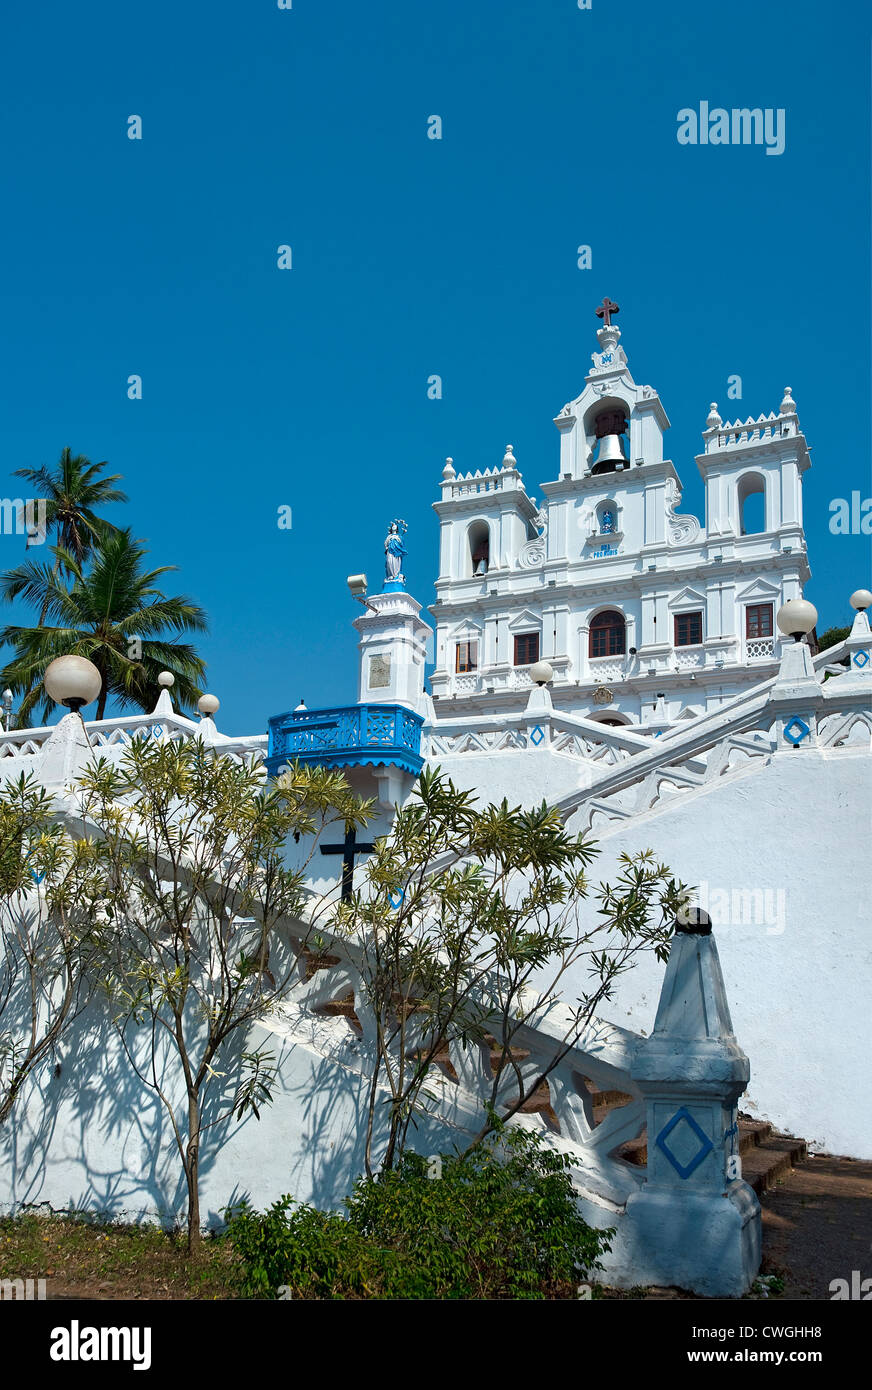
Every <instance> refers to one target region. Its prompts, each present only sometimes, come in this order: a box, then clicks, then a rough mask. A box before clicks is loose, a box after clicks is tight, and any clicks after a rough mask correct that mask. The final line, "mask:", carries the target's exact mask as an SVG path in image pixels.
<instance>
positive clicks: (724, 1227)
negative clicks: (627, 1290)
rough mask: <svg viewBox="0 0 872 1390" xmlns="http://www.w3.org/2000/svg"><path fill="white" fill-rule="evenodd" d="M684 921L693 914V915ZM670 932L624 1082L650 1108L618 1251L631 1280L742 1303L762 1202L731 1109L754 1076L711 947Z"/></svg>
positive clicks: (696, 929) (704, 938) (704, 937)
mask: <svg viewBox="0 0 872 1390" xmlns="http://www.w3.org/2000/svg"><path fill="white" fill-rule="evenodd" d="M689 915H690V917H691V918H692V917H693V915H694V914H689ZM696 915H697V916H698V917H700V918H702V919H703V923H702V925H693V926H689V927H687V926H677V927H676V935H675V938H674V940H673V943H672V949H671V952H670V956H669V963H668V965H667V967H666V976H665V978H664V981H663V989H662V992H661V996H660V1006H659V1008H658V1010H657V1019H656V1022H655V1025H654V1032H653V1034H652V1035H651V1037H650V1038H648V1039H647V1040H646V1042H644V1043H643V1044H642V1045H641V1047H640V1048H639V1051H638V1052H637V1053H636V1057H635V1059H634V1061H633V1065H632V1067H631V1076H632V1077H633V1080H634V1081H635V1082H636V1084H637V1085H638V1087H639V1089H640V1090H641V1092H642V1094H643V1096H644V1097H645V1100H646V1105H647V1112H648V1170H647V1181H646V1182H645V1184H644V1186H643V1187H642V1189H641V1191H640V1192H639V1193H637V1194H635V1195H633V1196H631V1197H630V1198H629V1199H628V1202H627V1208H626V1217H625V1223H624V1227H625V1229H624V1230H623V1232H622V1245H623V1246H624V1249H625V1252H626V1257H627V1259H628V1261H629V1264H630V1266H631V1267H632V1268H633V1270H634V1275H635V1278H636V1282H637V1283H640V1284H645V1283H656V1284H677V1285H679V1286H680V1287H682V1288H687V1289H691V1290H693V1292H695V1293H700V1294H707V1295H709V1296H713V1297H739V1296H740V1295H741V1294H743V1293H745V1292H746V1290H747V1289H748V1288H749V1287H750V1285H751V1283H752V1281H753V1279H754V1277H755V1275H756V1273H757V1270H758V1269H759V1267H760V1248H761V1224H760V1204H759V1202H758V1201H757V1198H756V1196H755V1194H754V1192H753V1191H752V1189H751V1188H750V1187H749V1186H748V1185H747V1183H745V1182H743V1181H742V1180H741V1160H740V1159H739V1153H738V1124H737V1102H738V1099H739V1096H740V1095H741V1094H742V1092H743V1091H744V1089H745V1087H746V1085H747V1082H748V1078H749V1075H750V1066H749V1063H748V1059H747V1057H746V1056H745V1054H744V1053H743V1052H742V1050H741V1049H740V1047H739V1045H738V1043H737V1042H736V1039H735V1037H734V1035H733V1028H732V1023H731V1021H730V1011H729V1007H728V1005H727V999H726V993H725V991H724V982H723V976H722V975H721V967H720V962H719V960H718V952H717V947H716V946H715V942H714V938H713V937H712V935H711V927H710V925H708V922H707V919H706V918H705V914H704V913H698V914H696Z"/></svg>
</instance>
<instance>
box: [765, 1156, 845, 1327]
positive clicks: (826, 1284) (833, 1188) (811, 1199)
mask: <svg viewBox="0 0 872 1390" xmlns="http://www.w3.org/2000/svg"><path fill="white" fill-rule="evenodd" d="M761 1204H762V1207H763V1270H762V1272H763V1273H764V1274H766V1273H773V1272H775V1271H776V1270H777V1271H778V1272H779V1273H782V1274H783V1275H784V1278H785V1289H784V1293H783V1294H782V1295H781V1298H782V1299H787V1298H803V1299H808V1298H812V1299H830V1298H832V1293H831V1291H830V1284H831V1282H832V1281H833V1280H834V1279H846V1280H847V1281H848V1285H849V1286H850V1284H851V1274H852V1271H853V1270H858V1271H859V1275H860V1279H861V1280H862V1279H872V1163H864V1162H860V1161H855V1160H853V1159H848V1158H832V1157H830V1156H829V1155H828V1154H821V1155H818V1156H816V1157H814V1158H809V1159H808V1160H807V1161H806V1162H805V1163H801V1164H799V1165H798V1166H797V1167H796V1168H794V1170H793V1172H792V1173H790V1174H789V1175H788V1176H787V1177H786V1178H784V1179H783V1181H781V1182H779V1183H778V1184H777V1186H776V1187H774V1188H772V1190H771V1191H770V1192H767V1193H765V1195H764V1196H763V1197H762V1199H761Z"/></svg>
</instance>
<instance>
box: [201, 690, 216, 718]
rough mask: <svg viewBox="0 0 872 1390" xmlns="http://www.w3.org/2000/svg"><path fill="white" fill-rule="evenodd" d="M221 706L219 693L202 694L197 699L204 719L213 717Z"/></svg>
mask: <svg viewBox="0 0 872 1390" xmlns="http://www.w3.org/2000/svg"><path fill="white" fill-rule="evenodd" d="M220 708H221V701H220V700H219V699H218V696H217V695H201V696H200V698H199V700H198V701H197V709H198V710H199V711H200V713H201V714H202V716H203V718H204V719H211V717H212V715H213V714H216V713H217V711H218V710H219V709H220Z"/></svg>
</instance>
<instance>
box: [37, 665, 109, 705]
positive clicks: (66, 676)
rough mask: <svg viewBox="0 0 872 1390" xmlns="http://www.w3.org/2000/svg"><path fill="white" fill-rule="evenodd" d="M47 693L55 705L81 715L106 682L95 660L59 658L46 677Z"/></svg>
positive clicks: (49, 667)
mask: <svg viewBox="0 0 872 1390" xmlns="http://www.w3.org/2000/svg"><path fill="white" fill-rule="evenodd" d="M42 683H43V686H44V687H45V692H46V694H47V695H48V696H49V698H50V699H52V700H54V702H55V704H58V705H66V707H67V709H69V710H73V711H75V712H76V713H78V711H79V710H81V708H82V706H83V705H90V704H91V703H92V702H93V701H94V700H96V698H97V696H98V695H99V694H100V691H101V689H102V687H103V679H102V677H101V675H100V672H99V671H98V670H97V667H96V666H95V665H94V663H93V661H88V659H87V657H84V656H72V655H70V656H56V657H55V659H54V661H52V662H49V664H48V666H47V667H46V668H45V675H44V676H43V678H42Z"/></svg>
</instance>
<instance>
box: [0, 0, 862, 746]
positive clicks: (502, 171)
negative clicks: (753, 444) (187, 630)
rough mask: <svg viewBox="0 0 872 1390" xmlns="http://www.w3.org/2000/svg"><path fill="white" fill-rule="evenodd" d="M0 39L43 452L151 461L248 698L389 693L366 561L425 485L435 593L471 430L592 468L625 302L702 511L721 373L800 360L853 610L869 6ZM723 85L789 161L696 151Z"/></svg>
mask: <svg viewBox="0 0 872 1390" xmlns="http://www.w3.org/2000/svg"><path fill="white" fill-rule="evenodd" d="M0 65H2V68H0V71H2V93H3V95H2V103H0V109H2V117H0V119H2V141H0V148H2V156H0V159H2V185H3V188H4V193H5V197H4V200H3V205H4V216H3V219H2V225H0V242H2V262H0V264H2V279H3V296H2V297H3V306H2V307H3V313H2V320H0V335H2V336H0V358H2V361H0V369H2V376H0V418H2V428H3V437H4V444H5V448H4V454H5V458H4V468H5V469H6V470H8V473H11V471H12V469H14V468H16V467H20V466H34V465H38V464H40V463H50V462H54V461H55V460H56V459H57V456H58V455H59V453H60V451H61V448H62V447H63V446H64V445H67V444H69V445H70V446H71V447H72V448H73V449H74V451H76V452H82V453H85V454H87V455H88V456H89V457H90V458H91V459H92V460H98V459H108V460H109V462H110V464H111V465H112V471H117V472H120V473H123V475H124V478H125V483H124V486H125V487H126V490H127V491H128V493H129V494H130V499H131V500H130V503H129V504H128V506H127V507H125V508H117V509H113V520H116V521H118V522H124V523H125V524H131V525H132V526H133V528H134V533H135V534H136V535H137V536H141V537H144V538H147V541H148V544H149V547H150V550H151V553H152V555H153V559H154V563H155V564H164V563H175V564H177V565H179V566H180V572H179V574H178V575H175V576H171V577H170V578H169V580H168V581H167V587H168V588H170V589H172V590H173V591H174V592H185V593H188V594H190V595H192V596H193V597H194V598H195V599H196V600H197V601H198V602H200V603H201V604H202V605H203V606H204V607H205V608H206V609H207V611H208V613H209V615H210V632H209V635H208V636H207V637H206V638H205V639H204V640H203V641H202V643H201V650H202V652H203V654H204V656H205V657H206V659H207V661H208V663H209V677H208V685H209V688H210V689H211V690H213V691H214V692H215V693H216V694H217V695H218V696H219V697H220V698H221V701H222V711H221V713H220V715H219V717H218V724H219V727H220V728H223V729H225V730H227V731H231V732H255V731H258V730H260V729H262V728H264V727H265V722H266V719H267V718H268V716H269V715H270V714H272V713H277V712H279V711H281V710H284V709H287V708H288V707H289V706H292V705H294V704H296V703H297V701H298V700H299V698H300V696H305V699H306V702H307V704H309V706H310V707H314V706H318V705H328V704H335V703H345V702H348V701H350V700H353V699H354V698H355V695H356V663H357V655H356V635H355V633H354V631H353V629H352V628H351V626H350V623H351V620H352V619H353V618H354V617H355V616H356V614H357V612H358V611H359V610H358V609H357V607H356V606H355V605H354V604H353V603H352V602H351V600H350V599H349V597H348V594H347V590H346V587H345V576H346V575H347V574H348V573H351V572H355V571H358V570H362V569H363V570H366V571H367V572H368V574H369V575H370V580H371V584H372V586H373V587H380V579H379V576H380V574H381V572H382V539H383V536H384V533H385V530H386V525H387V523H388V522H389V521H390V519H391V518H392V517H393V516H396V515H399V516H402V517H404V518H405V519H406V520H407V521H408V523H409V532H408V535H407V538H406V544H407V546H408V549H409V559H408V562H407V565H406V574H407V576H408V580H409V588H410V589H411V591H412V593H414V594H415V596H416V597H417V598H418V599H420V600H421V601H422V602H423V603H425V604H429V603H430V602H431V601H432V599H433V588H432V585H433V579H434V577H435V574H436V569H437V540H438V529H437V522H436V517H435V514H434V513H433V511H432V510H431V503H432V502H433V501H434V500H435V499H436V497H437V496H438V482H439V478H440V474H441V469H442V466H443V462H444V459H445V456H446V455H452V456H453V457H454V460H455V465H456V467H457V468H458V469H464V470H466V469H470V468H479V467H485V466H488V465H494V464H496V463H499V461H500V459H501V458H502V455H503V452H504V446H505V444H506V442H507V441H511V442H512V443H513V445H514V448H515V454H516V456H517V459H518V463H519V466H520V467H521V469H522V471H523V473H524V477H525V482H526V484H527V488H528V491H530V492H531V493H532V494H534V495H537V485H538V483H539V482H541V481H544V480H547V479H550V478H552V477H554V476H556V470H557V455H558V436H557V432H556V430H555V428H554V426H553V424H552V423H551V422H552V418H553V416H554V415H555V414H556V413H557V412H558V411H559V409H560V408H561V407H562V405H563V404H564V402H565V401H567V400H569V399H571V398H572V397H573V396H575V395H577V394H578V392H579V391H580V390H581V388H582V385H583V379H584V375H585V372H586V371H587V369H588V367H589V365H590V352H591V351H592V349H593V348H594V346H595V340H594V331H595V329H596V327H597V320H596V319H595V318H594V316H593V308H594V306H595V305H596V304H597V303H598V302H599V301H600V300H601V299H602V297H603V295H604V294H609V295H610V296H611V297H612V298H614V299H617V301H618V302H619V303H620V305H621V309H622V312H621V315H620V317H619V323H620V326H621V328H622V331H623V346H624V347H625V349H626V351H627V353H628V356H629V359H630V367H631V370H632V371H633V374H634V376H635V378H636V380H637V381H641V382H650V383H651V384H652V385H653V386H654V387H655V388H656V389H657V390H658V391H659V392H660V395H661V397H662V399H663V402H664V405H665V407H666V410H667V412H668V414H669V417H670V419H671V422H672V430H671V432H670V435H669V436H668V437H667V449H668V453H669V454H670V456H671V457H672V459H673V461H674V463H675V465H676V467H677V469H678V472H679V475H680V476H681V478H682V481H683V483H684V486H685V492H684V499H683V507H684V509H685V510H689V511H696V512H697V513H699V512H700V508H701V503H702V489H701V486H700V483H699V477H698V473H697V470H696V466H695V464H694V462H693V456H694V454H696V453H697V452H699V449H700V447H701V441H700V431H701V430H702V429H703V428H704V425H705V417H706V414H707V411H708V405H709V402H710V401H712V400H717V401H718V402H719V404H720V407H721V414H722V415H723V416H724V417H725V418H727V417H729V418H733V417H735V415H737V414H741V415H742V416H743V417H744V416H747V415H748V414H753V415H755V416H756V415H757V414H759V413H760V411H767V412H768V411H769V410H771V409H775V410H777V409H778V405H779V402H780V400H781V396H782V392H783V387H784V386H785V384H787V383H789V384H790V385H791V386H792V388H793V394H794V397H795V399H796V401H797V404H798V407H799V415H800V423H801V426H802V428H803V430H804V432H805V434H806V436H807V438H808V441H809V443H810V445H811V447H812V461H813V468H812V470H811V472H810V473H809V474H808V475H806V484H805V521H806V530H807V534H808V541H809V552H810V559H811V565H812V570H813V578H812V581H811V584H810V585H809V587H808V589H807V596H808V597H809V598H811V599H812V600H813V602H814V603H815V604H817V606H818V608H819V611H820V619H821V622H820V625H821V626H828V625H830V624H831V623H837V622H838V623H841V622H845V621H847V620H848V617H849V612H850V610H849V609H848V606H847V596H848V594H849V593H850V592H851V591H852V589H854V588H856V587H858V586H859V585H860V584H864V585H867V584H869V582H870V573H869V569H870V566H869V560H870V540H869V538H868V537H864V536H860V535H857V536H850V535H849V536H834V535H832V534H830V531H829V520H830V512H829V504H830V501H831V500H832V499H833V498H836V497H845V498H847V499H850V496H851V492H852V491H854V490H857V491H859V492H860V493H861V496H862V497H863V498H866V497H869V496H870V494H872V484H870V470H869V457H870V411H869V367H870V362H869V343H870V295H869V288H870V286H869V270H870V247H869V225H870V219H869V211H870V209H869V197H870V184H869V173H868V171H869V153H870V151H869V134H870V102H869V91H870V80H869V79H870V21H869V11H868V6H867V5H866V4H865V3H859V0H857V3H846V2H844V0H843V2H842V3H840V0H833V2H832V3H829V4H827V5H821V4H819V3H808V2H807V0H792V2H791V3H786V2H785V0H777V2H776V0H771V2H770V3H768V4H766V5H760V4H759V3H754V4H751V3H744V2H743V0H739V3H733V4H731V5H729V6H726V7H725V6H711V5H700V4H699V3H689V0H681V2H680V3H672V4H669V5H655V4H651V3H642V0H621V3H615V2H613V0H593V5H592V8H591V9H590V10H589V11H582V10H579V9H578V8H577V3H576V0H535V3H533V0H524V3H522V0H441V3H433V4H424V3H420V0H418V2H416V3H411V2H410V0H404V2H403V3H400V0H394V3H390V4H389V3H385V2H384V0H382V3H379V2H378V0H370V3H367V4H364V3H361V0H293V8H292V9H291V10H280V9H279V8H278V5H277V4H276V0H244V3H243V0H239V3H226V2H224V3H222V0H213V3H210V4H207V5H203V4H198V5H181V6H180V5H178V3H177V2H176V3H166V2H165V0H150V3H149V5H148V6H125V5H119V4H118V3H117V0H114V2H113V3H108V2H107V3H99V2H98V3H89V4H85V5H76V6H72V5H69V4H68V3H59V2H58V0H47V3H40V4H39V5H35V6H17V7H15V9H14V10H11V11H8V12H7V14H6V16H5V18H4V34H3V45H2V55H0ZM700 101H708V102H709V104H710V106H718V105H722V106H724V107H728V108H729V107H732V106H760V107H763V108H766V107H771V108H773V109H777V108H784V111H785V129H786V148H785V150H784V153H783V154H781V155H775V156H772V155H767V154H766V151H765V148H763V147H760V146H753V145H752V146H739V147H731V146H726V147H715V146H711V145H709V146H702V145H699V146H695V147H692V146H681V145H679V144H678V142H677V139H676V131H677V120H676V117H677V113H678V111H679V110H680V109H681V108H683V107H694V108H696V107H698V105H699V103H700ZM133 114H136V115H139V116H141V118H142V122H143V138H142V140H141V141H132V140H129V139H128V138H127V122H128V117H129V116H130V115H133ZM433 114H438V115H440V116H441V118H442V121H443V138H442V140H441V141H435V140H429V139H428V138H427V118H428V116H430V115H433ZM582 243H585V244H589V245H591V247H592V250H593V268H592V270H590V271H580V270H579V269H578V268H577V265H576V259H577V258H576V247H577V246H578V245H579V244H582ZM281 244H288V245H290V246H291V247H292V248H293V269H292V270H290V271H280V270H279V269H277V266H276V260H277V248H278V246H279V245H281ZM134 373H135V374H138V375H140V376H141V377H142V381H143V398H142V400H141V401H130V400H128V398H127V379H128V377H129V376H130V375H131V374H134ZM431 374H438V375H439V376H441V378H442V381H443V398H442V399H441V400H429V399H428V397H427V381H428V378H429V377H430V376H431ZM732 374H738V375H740V376H741V378H742V390H743V394H742V399H741V400H740V401H729V400H728V399H727V378H728V377H729V376H730V375H732ZM3 489H4V495H9V496H14V495H18V494H20V486H19V485H18V484H16V483H15V480H12V479H10V478H8V476H7V477H4V478H3ZM280 506H289V507H291V508H292V513H293V527H292V529H291V530H290V531H282V530H279V528H278V526H277V512H278V508H279V507H280ZM22 556H23V539H22V538H20V537H14V536H0V564H2V566H3V567H7V566H11V565H13V564H17V563H18V562H19V560H20V559H21V558H22Z"/></svg>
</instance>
